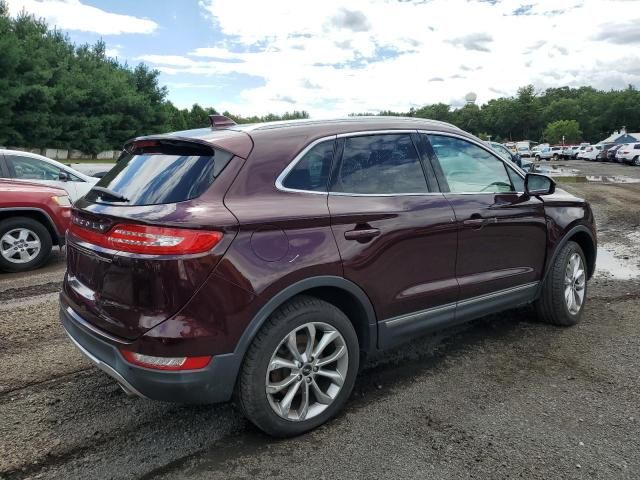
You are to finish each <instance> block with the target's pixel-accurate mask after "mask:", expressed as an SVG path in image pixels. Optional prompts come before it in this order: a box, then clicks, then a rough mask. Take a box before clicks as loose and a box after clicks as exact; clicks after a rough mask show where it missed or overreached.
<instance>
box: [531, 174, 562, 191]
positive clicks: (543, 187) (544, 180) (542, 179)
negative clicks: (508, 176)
mask: <svg viewBox="0 0 640 480" xmlns="http://www.w3.org/2000/svg"><path fill="white" fill-rule="evenodd" d="M524 191H525V193H526V194H527V195H531V196H534V195H551V194H552V193H553V192H555V191H556V182H554V181H553V179H552V178H551V177H548V176H546V175H541V174H539V173H527V176H526V177H524Z"/></svg>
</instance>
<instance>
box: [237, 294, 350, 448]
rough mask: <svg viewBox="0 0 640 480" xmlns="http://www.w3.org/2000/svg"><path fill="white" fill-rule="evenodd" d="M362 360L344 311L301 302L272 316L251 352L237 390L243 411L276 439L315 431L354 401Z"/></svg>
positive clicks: (316, 301)
mask: <svg viewBox="0 0 640 480" xmlns="http://www.w3.org/2000/svg"><path fill="white" fill-rule="evenodd" d="M359 354H360V350H359V346H358V337H357V335H356V332H355V330H354V328H353V325H352V324H351V322H350V321H349V319H348V318H347V317H346V315H345V314H344V313H343V312H342V311H341V310H340V309H338V308H336V307H335V306H334V305H332V304H330V303H327V302H325V301H323V300H320V299H318V298H315V297H309V296H299V297H296V298H294V299H293V300H291V301H289V302H287V303H286V304H285V305H283V306H282V307H280V308H279V309H278V310H276V311H275V312H274V313H273V314H272V315H271V317H270V318H269V319H268V320H267V321H266V323H265V324H264V325H263V327H262V328H261V329H260V331H259V332H258V334H257V335H256V338H255V339H254V341H253V343H252V344H251V346H250V347H249V350H248V352H247V354H246V357H245V360H244V363H243V366H242V371H241V374H240V379H239V382H238V387H237V389H238V390H237V395H238V399H239V403H240V407H241V408H242V410H243V412H244V414H245V416H246V417H247V418H248V419H249V420H250V421H251V422H252V423H253V424H255V425H256V426H257V427H258V428H260V429H261V430H263V431H264V432H266V433H267V434H269V435H272V436H274V437H291V436H295V435H300V434H302V433H304V432H307V431H309V430H312V429H314V428H316V427H318V426H320V425H322V424H323V423H325V422H326V421H328V420H329V419H330V418H332V417H333V416H335V415H336V414H337V413H338V412H339V411H340V410H341V409H342V407H343V406H344V404H345V402H346V401H347V399H348V398H349V395H350V394H351V391H352V390H353V386H354V384H355V379H356V375H357V372H358V365H359V361H360V358H359Z"/></svg>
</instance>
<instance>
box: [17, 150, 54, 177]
mask: <svg viewBox="0 0 640 480" xmlns="http://www.w3.org/2000/svg"><path fill="white" fill-rule="evenodd" d="M5 158H6V159H7V164H8V165H9V171H12V172H13V175H14V177H15V178H19V179H21V180H58V179H59V175H60V169H59V168H58V167H55V166H53V165H50V164H48V163H47V162H43V161H42V160H38V159H37V158H31V157H20V156H12V155H8V156H6V157H5Z"/></svg>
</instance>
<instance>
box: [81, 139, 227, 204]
mask: <svg viewBox="0 0 640 480" xmlns="http://www.w3.org/2000/svg"><path fill="white" fill-rule="evenodd" d="M150 143H151V144H150V145H148V146H145V147H143V148H137V149H136V150H133V151H132V152H123V153H122V155H121V156H120V158H119V159H118V161H117V163H116V165H115V166H114V167H113V168H112V169H111V170H110V171H109V172H108V173H107V174H106V175H105V176H104V177H102V178H101V179H100V181H99V182H98V183H97V184H96V186H97V187H102V189H96V190H90V191H89V193H88V194H87V195H86V197H85V198H86V199H87V200H89V201H92V202H97V203H117V204H118V205H125V206H126V205H158V204H163V203H177V202H183V201H186V200H191V199H193V198H197V197H199V196H200V195H202V194H203V193H204V192H205V190H207V189H208V188H209V186H211V184H212V183H213V182H214V181H215V179H216V178H217V177H218V175H219V174H220V172H222V170H223V169H224V167H225V166H226V165H227V164H228V163H229V160H231V158H232V157H233V155H232V154H231V153H229V152H226V151H224V150H217V149H216V150H214V149H212V148H210V147H208V146H200V145H197V144H188V143H179V142H166V143H163V142H158V143H155V142H150ZM103 189H108V191H109V192H111V194H105V192H104V190H103ZM101 190H102V191H101Z"/></svg>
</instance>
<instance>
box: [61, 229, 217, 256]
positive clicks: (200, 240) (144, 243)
mask: <svg viewBox="0 0 640 480" xmlns="http://www.w3.org/2000/svg"><path fill="white" fill-rule="evenodd" d="M70 231H71V233H73V234H74V235H76V236H78V237H79V238H81V239H83V240H86V241H88V242H90V243H93V244H95V245H98V246H101V247H105V248H110V249H113V250H119V251H122V252H129V253H145V254H150V255H184V254H190V253H203V252H206V251H208V250H211V249H212V248H213V247H214V246H215V245H216V244H217V243H218V242H219V241H220V240H221V239H222V233H221V232H213V231H210V230H189V229H186V228H165V227H154V226H148V225H136V224H126V223H122V224H118V225H116V226H114V227H113V228H111V230H109V231H108V232H106V233H100V232H96V231H93V230H89V229H87V228H83V227H82V226H80V225H78V224H77V223H76V222H73V223H72V224H71V229H70Z"/></svg>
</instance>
